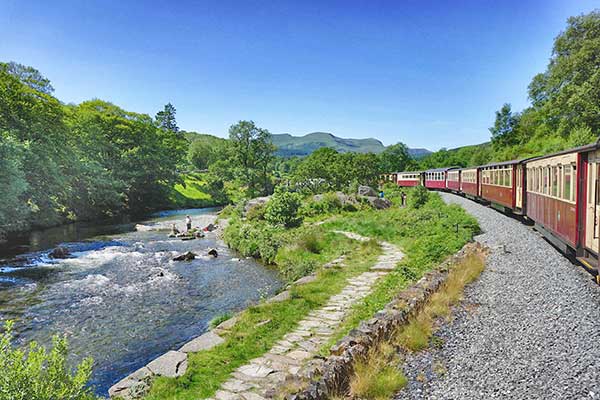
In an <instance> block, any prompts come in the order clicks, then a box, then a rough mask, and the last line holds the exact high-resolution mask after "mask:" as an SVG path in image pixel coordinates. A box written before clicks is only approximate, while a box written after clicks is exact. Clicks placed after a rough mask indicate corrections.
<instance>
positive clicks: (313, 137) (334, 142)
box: [272, 132, 431, 158]
mask: <svg viewBox="0 0 600 400" xmlns="http://www.w3.org/2000/svg"><path fill="white" fill-rule="evenodd" d="M272 137H273V139H272V140H273V144H274V145H275V147H277V151H276V154H277V155H278V156H281V157H293V156H300V157H304V156H307V155H309V154H310V153H312V152H313V151H315V150H317V149H319V148H321V147H329V148H332V149H334V150H336V151H339V152H341V153H349V152H355V153H381V152H382V151H383V150H384V149H385V146H384V145H383V143H381V142H380V141H379V140H377V139H373V138H368V139H344V138H340V137H337V136H335V135H332V134H331V133H327V132H313V133H309V134H307V135H304V136H292V135H290V134H288V133H282V134H275V135H273V136H272ZM409 153H410V154H411V156H413V157H415V158H420V157H424V156H426V155H427V154H429V153H431V152H430V151H429V150H426V149H409Z"/></svg>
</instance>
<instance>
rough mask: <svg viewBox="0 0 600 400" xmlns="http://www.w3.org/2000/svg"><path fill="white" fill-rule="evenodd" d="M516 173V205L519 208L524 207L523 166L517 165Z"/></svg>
mask: <svg viewBox="0 0 600 400" xmlns="http://www.w3.org/2000/svg"><path fill="white" fill-rule="evenodd" d="M515 168H516V173H515V179H516V182H515V184H514V187H515V191H516V193H515V206H516V207H517V208H519V209H522V208H523V166H522V165H517V166H516V167H515Z"/></svg>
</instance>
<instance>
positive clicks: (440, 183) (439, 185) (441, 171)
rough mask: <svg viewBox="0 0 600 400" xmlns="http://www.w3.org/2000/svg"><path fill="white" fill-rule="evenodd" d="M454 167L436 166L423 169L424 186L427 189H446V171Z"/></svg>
mask: <svg viewBox="0 0 600 400" xmlns="http://www.w3.org/2000/svg"><path fill="white" fill-rule="evenodd" d="M454 168H456V167H447V168H436V169H430V170H427V171H425V187H426V188H428V189H446V172H447V171H448V170H450V169H454Z"/></svg>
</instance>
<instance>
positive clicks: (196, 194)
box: [170, 173, 221, 208]
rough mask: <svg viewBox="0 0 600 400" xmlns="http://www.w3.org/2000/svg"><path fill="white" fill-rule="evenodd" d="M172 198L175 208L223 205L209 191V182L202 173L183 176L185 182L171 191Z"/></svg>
mask: <svg viewBox="0 0 600 400" xmlns="http://www.w3.org/2000/svg"><path fill="white" fill-rule="evenodd" d="M170 200H171V203H172V205H173V207H174V208H191V207H211V206H215V205H221V204H220V202H219V201H217V199H214V198H213V196H212V195H211V194H210V193H209V190H208V187H207V183H206V181H204V179H203V178H202V174H199V173H191V174H186V175H184V176H183V183H178V184H176V185H175V186H174V187H173V190H172V191H171V195H170Z"/></svg>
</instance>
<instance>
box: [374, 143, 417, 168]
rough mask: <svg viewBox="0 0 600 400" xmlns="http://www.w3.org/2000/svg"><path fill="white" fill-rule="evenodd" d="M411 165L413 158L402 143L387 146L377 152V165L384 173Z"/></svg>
mask: <svg viewBox="0 0 600 400" xmlns="http://www.w3.org/2000/svg"><path fill="white" fill-rule="evenodd" d="M412 165H413V159H412V157H411V156H410V154H408V148H407V147H406V145H405V144H404V143H396V144H393V145H391V146H388V147H386V148H385V150H384V151H383V152H381V154H379V167H380V169H381V171H382V172H384V173H391V172H399V171H406V170H407V169H409V168H408V167H411V166H412Z"/></svg>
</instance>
